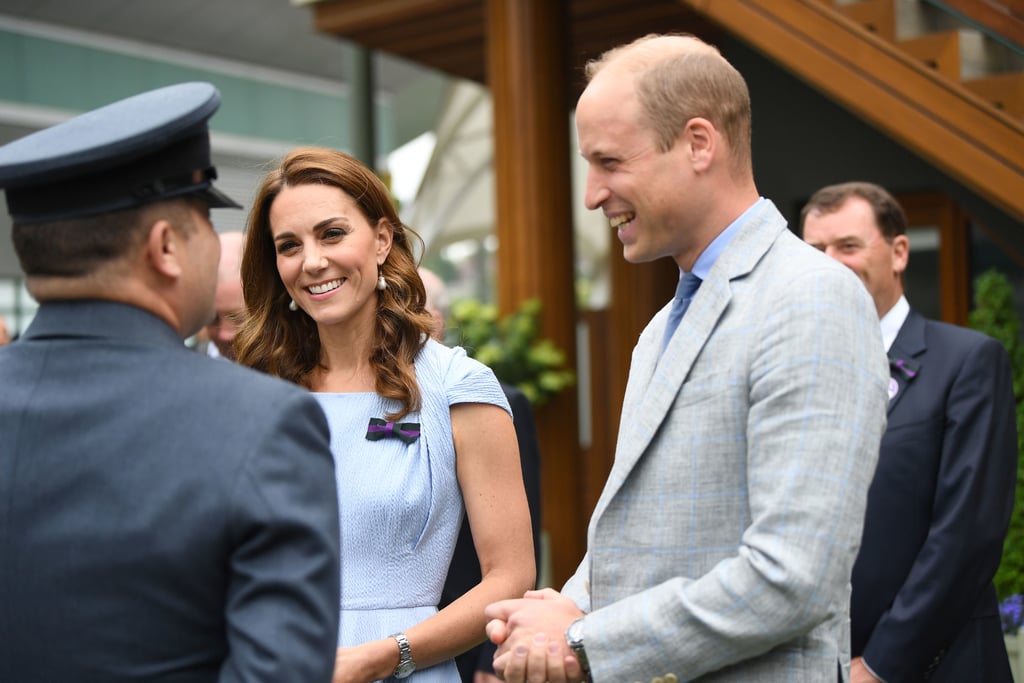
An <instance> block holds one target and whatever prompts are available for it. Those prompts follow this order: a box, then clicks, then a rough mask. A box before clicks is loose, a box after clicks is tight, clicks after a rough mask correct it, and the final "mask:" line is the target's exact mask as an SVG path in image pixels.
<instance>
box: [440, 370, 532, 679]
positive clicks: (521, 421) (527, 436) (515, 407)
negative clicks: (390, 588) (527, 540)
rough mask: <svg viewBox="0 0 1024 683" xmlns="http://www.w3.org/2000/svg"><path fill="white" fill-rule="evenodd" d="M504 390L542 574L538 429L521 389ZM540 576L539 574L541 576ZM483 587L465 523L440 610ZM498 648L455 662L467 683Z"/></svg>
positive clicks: (474, 651) (490, 647) (487, 648)
mask: <svg viewBox="0 0 1024 683" xmlns="http://www.w3.org/2000/svg"><path fill="white" fill-rule="evenodd" d="M501 388H502V390H503V391H504V392H505V396H506V397H507V398H508V402H509V404H510V405H511V406H512V416H513V420H514V421H515V428H516V439H517V440H518V441H519V459H520V461H521V463H522V468H523V484H524V485H525V487H526V501H527V503H528V504H529V506H530V521H531V523H532V526H533V556H534V558H536V561H537V569H538V572H539V570H540V449H539V448H538V446H537V428H536V426H535V425H534V422H533V410H532V409H531V408H530V401H529V400H527V398H526V395H525V394H523V392H521V391H520V390H519V389H516V388H515V387H514V386H512V385H510V384H506V383H504V382H502V383H501ZM538 575H539V573H538ZM478 583H480V560H479V558H477V556H476V548H475V547H474V546H473V535H472V533H471V532H470V530H469V521H468V520H466V519H463V521H462V529H461V530H460V531H459V540H458V541H457V542H456V544H455V552H454V554H453V555H452V564H451V567H450V568H449V569H448V578H447V579H446V580H445V584H444V590H443V591H442V592H441V602H440V605H439V606H440V607H442V608H443V607H445V606H446V605H448V604H450V603H452V602H453V601H454V600H455V599H456V598H458V597H459V596H461V595H462V594H463V593H465V592H466V591H468V590H469V589H471V588H472V587H473V586H475V585H477V584H478ZM494 650H495V646H494V645H493V644H491V643H489V642H485V643H483V644H481V645H478V646H477V647H475V648H473V649H471V650H469V651H467V652H464V653H462V654H461V655H459V656H458V657H456V658H455V664H456V666H458V668H459V676H461V677H462V680H463V681H464V682H465V683H470V682H471V681H472V680H473V673H474V672H475V671H477V670H480V671H494V668H493V667H492V666H491V662H492V661H493V659H494Z"/></svg>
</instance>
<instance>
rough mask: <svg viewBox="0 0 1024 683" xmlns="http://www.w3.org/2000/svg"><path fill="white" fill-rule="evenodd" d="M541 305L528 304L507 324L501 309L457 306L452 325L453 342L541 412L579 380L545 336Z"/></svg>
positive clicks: (466, 303) (459, 303) (529, 301)
mask: <svg viewBox="0 0 1024 683" xmlns="http://www.w3.org/2000/svg"><path fill="white" fill-rule="evenodd" d="M540 308H541V304H540V300H539V299H527V300H526V301H524V302H523V303H522V305H520V307H519V308H518V309H517V310H515V311H513V312H512V313H510V314H508V315H507V316H505V317H504V318H499V317H498V308H497V306H494V305H493V304H483V303H480V302H479V301H475V300H473V299H464V300H462V301H457V302H455V303H454V304H452V312H451V320H449V322H448V329H449V331H450V332H449V334H450V335H451V336H452V337H454V338H453V339H451V341H452V342H453V343H455V344H458V345H460V346H462V347H464V348H465V349H466V353H467V354H469V355H470V356H471V357H473V358H476V359H477V360H478V361H480V362H481V363H483V364H484V365H486V366H488V367H490V368H491V369H492V370H493V371H494V374H495V375H496V376H497V377H498V379H500V380H501V381H503V382H506V383H508V384H512V385H514V386H516V387H518V388H519V390H520V391H522V392H523V393H524V394H526V398H527V399H529V401H530V403H531V404H532V405H534V406H540V405H543V404H544V403H546V402H547V401H548V400H549V399H550V398H551V397H552V396H554V395H555V394H557V393H558V392H560V391H562V390H563V389H565V388H567V387H569V386H572V384H573V383H574V382H575V381H576V376H575V374H574V373H573V372H572V371H571V370H567V369H566V368H565V354H564V353H562V351H561V350H559V349H558V348H557V347H556V346H555V345H554V342H552V341H551V340H550V339H537V337H538V335H539V333H540V323H539V320H538V316H539V315H540Z"/></svg>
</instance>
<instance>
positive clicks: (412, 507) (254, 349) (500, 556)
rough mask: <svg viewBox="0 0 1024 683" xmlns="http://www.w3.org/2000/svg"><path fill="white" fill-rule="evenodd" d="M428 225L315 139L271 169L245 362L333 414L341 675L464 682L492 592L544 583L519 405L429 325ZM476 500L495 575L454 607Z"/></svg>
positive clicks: (483, 548) (477, 531)
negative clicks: (447, 597) (514, 416)
mask: <svg viewBox="0 0 1024 683" xmlns="http://www.w3.org/2000/svg"><path fill="white" fill-rule="evenodd" d="M412 234H413V233H411V231H409V230H408V229H407V228H406V227H405V226H404V225H402V223H401V221H400V220H399V219H398V216H397V214H396V212H395V208H394V205H393V203H392V201H391V197H390V194H389V193H388V191H387V188H386V187H385V186H384V185H383V184H382V183H381V181H380V179H379V178H377V176H376V175H374V174H373V172H372V171H370V170H369V169H368V168H366V167H365V166H364V165H363V164H361V163H359V162H358V161H357V160H356V159H354V158H352V157H350V156H348V155H346V154H344V153H342V152H337V151H334V150H330V149H323V148H301V149H297V150H294V151H292V152H291V153H289V154H288V155H286V156H285V158H284V159H283V160H282V162H281V164H280V166H279V167H278V168H276V169H274V170H273V171H271V172H270V173H268V174H267V176H266V177H265V178H264V180H263V181H262V182H261V184H260V186H259V188H258V191H257V194H256V199H255V202H254V205H253V209H252V212H251V214H250V219H249V226H248V230H247V235H246V245H245V252H244V256H243V260H242V282H243V288H244V294H245V303H246V309H247V311H248V319H247V321H246V322H245V323H244V324H243V326H242V329H241V330H240V331H239V334H238V337H237V339H236V348H237V350H238V358H239V361H240V362H242V363H244V364H246V365H251V366H252V367H255V368H257V369H260V370H263V371H265V372H268V373H270V374H273V375H277V376H280V377H284V378H286V379H289V380H292V381H294V382H297V383H299V384H301V385H302V386H305V387H306V388H308V389H310V390H311V391H313V392H314V396H315V397H316V398H317V400H318V401H319V402H320V404H321V405H322V406H323V408H324V411H325V412H326V413H327V416H328V421H329V422H330V425H331V442H332V448H333V451H334V455H335V458H336V468H337V473H338V488H339V496H340V498H341V500H342V504H341V528H342V548H343V552H344V553H345V558H344V561H343V562H342V567H341V571H342V584H343V585H344V587H345V590H344V592H343V593H342V602H341V626H340V630H339V636H338V645H339V649H338V656H337V665H336V668H335V680H336V681H370V680H381V679H385V678H388V677H389V676H395V677H398V678H402V677H405V676H408V675H410V673H411V672H413V671H415V672H414V673H411V675H412V677H413V678H415V680H416V681H418V682H421V683H427V682H429V681H446V682H451V681H457V680H458V673H457V671H456V667H455V664H454V662H453V661H452V657H454V656H455V655H456V654H458V653H460V652H463V651H465V650H467V649H469V648H470V647H472V646H473V645H476V644H477V643H479V642H481V641H482V640H483V637H484V630H483V629H484V616H483V608H484V605H486V604H487V603H488V602H491V601H493V600H495V599H500V598H502V597H511V596H514V595H522V594H523V591H525V590H526V589H528V588H530V587H531V586H532V585H533V582H534V569H533V564H534V560H533V552H532V546H531V540H530V519H529V510H528V508H527V503H526V496H525V494H524V492H523V483H522V475H521V474H520V467H519V455H518V452H517V449H516V442H515V434H514V430H513V426H512V420H511V417H510V415H509V412H508V403H507V402H506V400H505V397H504V395H503V394H502V392H501V389H500V387H499V386H498V382H497V380H495V378H494V374H493V373H492V372H491V370H490V369H489V368H487V367H486V366H484V365H482V364H480V363H478V362H477V361H475V360H472V359H470V358H468V357H466V355H465V352H464V351H462V350H461V349H449V348H448V347H446V346H444V345H442V344H440V343H438V342H437V341H435V340H433V339H431V338H430V332H431V327H432V319H431V317H430V315H429V314H428V313H426V312H425V311H424V309H423V304H424V299H425V294H424V291H423V284H422V282H421V281H420V278H419V275H418V274H417V272H416V264H415V260H414V257H413V252H412V246H411V244H410V239H411V237H410V236H411V235H412ZM463 502H464V505H463ZM463 509H465V514H466V515H467V516H468V518H469V524H470V528H471V529H472V531H473V539H474V540H475V542H476V549H477V552H478V554H479V556H480V563H481V567H482V570H483V571H482V575H483V578H482V580H481V581H480V583H479V584H478V585H476V586H475V587H474V588H473V589H472V590H470V591H469V592H468V593H466V594H465V595H463V596H462V597H461V598H459V599H458V600H456V601H455V602H454V603H452V604H451V605H449V606H448V607H446V608H445V609H443V610H441V611H438V609H437V605H438V601H439V599H440V595H441V588H442V586H443V584H444V579H445V574H446V572H447V570H448V565H449V563H450V561H451V557H452V550H453V548H454V546H455V541H456V538H457V536H458V533H459V526H460V524H461V522H462V517H463Z"/></svg>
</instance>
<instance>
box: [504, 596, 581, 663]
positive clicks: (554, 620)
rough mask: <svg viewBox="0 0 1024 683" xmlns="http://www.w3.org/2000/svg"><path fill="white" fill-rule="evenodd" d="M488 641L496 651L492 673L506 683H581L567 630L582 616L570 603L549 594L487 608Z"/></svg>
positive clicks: (574, 604) (508, 601)
mask: <svg viewBox="0 0 1024 683" xmlns="http://www.w3.org/2000/svg"><path fill="white" fill-rule="evenodd" d="M484 614H486V615H487V617H488V618H489V619H490V621H489V622H488V623H487V637H488V638H490V640H491V642H493V643H495V644H496V645H498V651H497V652H496V653H495V655H494V671H495V672H496V673H497V674H498V675H499V676H500V677H501V678H503V679H504V680H505V681H508V683H525V682H527V681H529V683H536V682H540V683H543V682H544V681H550V682H551V683H563V681H572V682H575V681H579V680H581V679H582V671H581V670H580V665H579V662H578V661H576V657H575V656H573V654H572V651H571V650H570V649H569V646H568V644H567V643H566V642H565V630H566V629H567V628H569V624H571V623H572V622H573V621H575V620H576V619H577V618H579V617H581V616H583V612H581V611H580V609H579V608H578V607H577V606H576V603H574V602H573V601H572V600H569V599H568V598H565V597H563V596H562V595H561V594H559V593H558V592H557V591H554V590H551V589H550V588H546V589H544V590H540V591H528V592H527V593H526V597H525V598H523V599H520V600H502V601H501V602H496V603H493V604H491V605H488V606H487V608H486V609H485V610H484Z"/></svg>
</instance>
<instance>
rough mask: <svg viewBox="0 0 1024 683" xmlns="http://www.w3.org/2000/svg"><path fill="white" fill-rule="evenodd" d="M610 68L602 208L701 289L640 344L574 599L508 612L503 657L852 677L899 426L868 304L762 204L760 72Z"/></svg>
mask: <svg viewBox="0 0 1024 683" xmlns="http://www.w3.org/2000/svg"><path fill="white" fill-rule="evenodd" d="M588 76H589V78H590V82H589V84H588V85H587V87H586V89H585V90H584V92H583V94H582V96H581V97H580V99H579V102H578V106H577V109H576V128H577V132H578V140H579V146H580V152H581V154H582V155H583V157H584V159H586V161H587V163H588V175H587V186H586V205H587V208H590V209H597V208H600V209H601V210H602V211H603V212H604V213H605V215H606V216H607V217H608V221H609V225H610V227H611V228H612V229H613V230H615V231H616V234H617V235H618V238H619V240H620V241H621V242H622V245H623V255H624V256H625V258H626V260H628V261H630V262H631V263H641V262H647V261H652V260H654V259H658V258H671V259H673V260H674V261H675V263H676V264H677V265H678V266H679V269H680V287H679V289H678V290H677V294H676V299H675V300H674V302H673V304H672V305H671V306H666V307H665V308H664V309H662V310H661V311H660V312H658V313H657V314H656V315H655V317H654V318H653V319H652V320H651V322H650V323H649V324H648V325H647V328H646V329H645V330H644V331H643V333H642V334H641V335H640V339H639V341H638V342H637V346H636V349H635V350H634V352H633V361H632V364H631V367H630V375H629V381H628V384H627V388H626V394H625V399H624V403H623V409H622V419H621V422H620V426H619V435H618V442H617V445H616V452H615V462H614V464H613V466H612V471H611V473H610V475H609V478H608V482H607V483H606V485H605V488H604V491H603V492H602V494H601V497H600V499H599V500H598V503H597V507H596V509H595V510H594V513H593V515H592V516H591V520H590V526H589V529H588V533H587V554H586V556H585V557H584V558H583V561H582V563H581V564H580V566H579V569H578V570H577V572H576V574H575V575H574V576H573V577H572V578H570V579H569V581H568V583H567V584H566V585H565V587H564V588H563V589H562V593H561V594H558V593H555V592H554V591H550V590H548V591H542V592H540V593H534V594H530V597H528V598H527V599H521V600H513V601H505V602H502V603H498V604H496V605H491V606H489V607H488V609H487V614H488V615H489V616H490V617H492V618H493V619H494V621H493V622H491V623H490V624H489V625H488V630H489V634H490V635H491V637H492V640H494V641H496V642H500V643H502V645H501V647H500V648H499V650H498V658H497V659H496V660H495V670H497V671H503V672H504V676H505V678H506V680H509V681H522V680H524V678H525V676H526V675H527V674H528V675H529V677H530V680H552V681H560V680H562V677H563V675H565V674H568V675H569V676H570V678H571V679H573V680H578V679H579V678H580V677H581V671H580V665H582V668H583V672H582V673H586V671H587V669H588V667H589V675H590V677H592V678H593V680H594V681H598V682H599V683H604V682H605V681H637V680H669V679H673V680H687V681H689V680H700V681H738V680H757V681H782V680H799V681H829V680H836V678H837V677H838V678H841V679H842V678H845V677H846V672H847V670H848V666H849V631H848V616H849V612H848V610H849V578H850V570H851V567H852V564H853V559H854V556H855V555H856V551H857V548H858V546H859V543H860V535H861V527H862V524H863V516H864V506H865V502H866V498H867V495H866V494H867V487H868V483H869V481H870V478H871V471H872V469H873V466H874V461H875V458H877V455H878V444H879V440H880V438H881V433H882V430H883V428H884V425H885V385H886V382H887V379H888V377H887V373H886V368H885V363H884V356H883V351H882V347H881V341H880V335H879V332H878V328H877V325H876V324H875V323H874V311H873V309H872V307H871V302H870V299H869V297H867V296H866V293H865V292H864V289H863V287H862V286H860V283H859V282H857V279H856V278H855V277H852V276H851V274H850V273H849V272H848V271H846V270H844V269H843V268H837V267H836V266H837V264H836V263H834V262H831V261H830V260H829V259H827V258H823V257H822V255H821V254H819V253H815V251H814V250H813V249H810V248H808V246H807V245H805V244H803V243H801V241H800V240H799V239H798V238H797V237H796V236H795V235H793V233H791V232H790V231H789V230H788V229H787V226H786V222H785V219H784V218H783V217H782V215H781V214H780V213H779V212H778V210H777V209H776V208H775V206H774V205H773V204H772V203H771V202H770V201H768V200H767V199H764V198H762V197H759V195H758V191H757V188H756V187H755V184H754V180H753V171H752V167H751V156H750V123H751V122H750V98H749V94H748V91H747V87H746V83H745V82H744V80H743V78H742V76H741V75H740V74H739V73H738V72H737V71H736V70H735V69H734V68H733V67H732V66H731V65H730V64H729V63H728V62H727V61H726V60H725V59H724V58H723V57H722V56H721V54H719V52H718V51H717V50H716V49H715V48H713V47H711V46H710V45H707V44H706V43H704V42H702V41H700V40H698V39H697V38H694V37H692V36H648V37H645V38H642V39H640V40H638V41H636V42H634V43H632V44H630V45H627V46H624V47H621V48H616V49H614V50H611V51H610V52H608V53H606V54H605V55H603V56H602V57H601V58H600V59H599V60H598V61H597V62H595V63H593V64H591V65H589V66H588ZM691 283H693V284H699V288H697V289H696V290H695V291H696V293H695V294H694V293H693V289H692V288H691V287H690V284H691ZM687 302H689V308H688V309H687V308H686V305H687ZM684 312H685V315H683V313H684ZM677 321H678V323H677ZM676 324H677V326H676ZM570 651H571V652H570ZM573 654H575V657H574V656H572V655H573Z"/></svg>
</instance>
